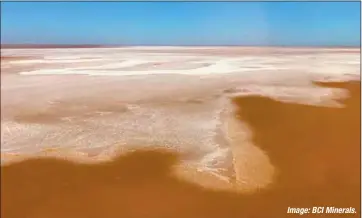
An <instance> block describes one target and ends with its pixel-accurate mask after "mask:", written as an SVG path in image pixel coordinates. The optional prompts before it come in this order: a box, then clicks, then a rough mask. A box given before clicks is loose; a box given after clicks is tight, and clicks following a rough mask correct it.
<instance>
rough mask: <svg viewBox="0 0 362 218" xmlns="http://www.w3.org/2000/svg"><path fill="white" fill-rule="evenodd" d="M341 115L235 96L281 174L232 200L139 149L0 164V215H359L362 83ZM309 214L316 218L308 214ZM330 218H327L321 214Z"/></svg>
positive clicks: (160, 155) (173, 159) (157, 153)
mask: <svg viewBox="0 0 362 218" xmlns="http://www.w3.org/2000/svg"><path fill="white" fill-rule="evenodd" d="M318 85H321V86H328V87H338V88H344V89H347V90H348V91H349V92H350V96H349V97H348V98H346V99H344V100H341V102H340V103H341V104H343V105H344V107H342V108H327V107H316V106H310V105H301V104H295V103H290V102H280V101H276V100H273V99H271V98H267V97H261V96H246V97H237V98H235V99H234V104H235V105H237V107H238V108H240V111H237V114H236V115H235V116H237V118H238V119H241V120H242V121H244V122H246V123H247V125H248V126H249V127H250V129H251V130H252V132H253V134H252V140H253V142H254V143H255V144H256V145H257V146H258V147H260V148H261V149H262V150H264V151H265V153H266V154H267V155H268V156H269V158H270V161H271V163H272V164H273V165H274V166H275V168H276V169H277V173H276V175H275V179H274V181H273V183H272V184H271V185H269V186H268V187H267V188H264V189H260V190H258V191H256V192H253V193H249V194H237V193H233V192H230V191H220V190H213V189H207V188H204V187H201V186H199V185H196V184H194V183H190V182H188V181H186V180H184V179H182V178H180V177H178V176H177V175H175V174H174V173H173V165H174V164H176V163H177V161H178V158H177V154H174V153H170V152H167V151H164V150H144V151H136V152H133V153H129V154H127V155H123V156H119V157H117V158H115V159H114V160H112V161H109V162H104V163H99V164H77V163H74V162H70V161H66V160H61V159H52V158H41V159H32V160H26V161H23V162H20V163H15V164H12V165H6V166H2V167H1V183H2V186H1V207H2V210H1V217H4V218H17V217H19V218H20V217H29V218H33V217H34V218H35V217H37V218H43V217H44V218H45V217H54V218H57V217H59V218H60V217H74V218H76V217H77V218H82V217H155V218H156V217H180V218H181V217H190V218H192V217H195V218H196V217H197V218H199V217H211V218H212V217H215V218H216V217H235V218H236V217H287V216H288V217H289V216H300V215H298V214H287V209H288V207H304V208H307V207H313V206H331V207H332V206H333V207H342V208H348V207H354V208H355V209H356V212H357V213H356V214H344V215H343V216H345V217H358V216H359V215H358V213H359V211H360V196H359V195H360V109H361V108H360V88H361V87H360V82H340V83H319V84H318ZM304 216H306V217H312V216H315V215H313V214H305V215H304ZM318 216H319V217H330V216H331V214H318Z"/></svg>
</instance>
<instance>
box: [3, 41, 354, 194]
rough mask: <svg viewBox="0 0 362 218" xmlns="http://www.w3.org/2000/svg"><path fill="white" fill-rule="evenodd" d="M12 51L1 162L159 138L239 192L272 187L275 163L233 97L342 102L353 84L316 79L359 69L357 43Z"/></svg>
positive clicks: (156, 142)
mask: <svg viewBox="0 0 362 218" xmlns="http://www.w3.org/2000/svg"><path fill="white" fill-rule="evenodd" d="M2 56H4V57H6V58H4V57H2V62H1V97H2V98H1V125H2V128H1V136H2V137H1V144H2V147H1V153H2V156H3V158H2V161H3V163H7V162H8V161H12V160H16V159H17V158H23V157H26V156H40V155H50V156H59V155H61V156H67V157H69V158H72V159H76V160H83V161H99V160H104V159H108V158H110V157H113V156H114V155H116V154H118V153H119V152H125V151H129V150H134V149H139V148H143V147H150V146H151V147H153V146H157V147H162V148H168V149H171V150H176V151H177V152H179V153H181V154H183V155H184V163H185V165H186V166H192V167H193V168H196V169H197V170H198V171H200V172H208V173H210V174H211V175H214V176H215V177H216V178H218V179H220V180H222V181H226V183H228V184H229V183H230V181H232V180H235V179H236V180H238V181H239V183H240V188H241V189H255V188H258V187H265V186H267V185H268V184H270V183H271V182H272V180H273V175H274V172H275V167H274V166H273V164H272V163H271V162H270V160H269V157H268V155H267V154H265V152H264V151H263V150H261V149H260V148H258V146H256V145H255V144H253V142H252V140H251V139H250V137H251V135H252V130H250V129H249V128H248V125H247V123H245V124H243V123H240V120H239V119H236V118H235V116H234V114H235V107H234V105H233V103H232V102H231V101H230V99H231V98H233V97H235V96H246V95H259V96H266V97H269V98H272V99H275V100H277V101H282V102H292V103H298V104H304V105H318V106H320V107H336V108H338V107H343V105H342V104H340V103H339V101H336V99H341V98H346V97H348V92H347V91H346V90H344V89H340V88H332V87H320V86H317V85H315V84H313V83H312V81H347V80H359V77H360V62H359V61H360V55H359V49H338V48H336V49H332V48H328V49H325V48H258V47H250V48H243V47H134V48H132V47H127V48H78V49H2ZM236 146H238V149H236V150H235V147H236ZM240 161H241V162H243V163H244V162H247V163H248V164H240ZM235 167H237V169H236V168H235ZM256 172H257V173H256ZM258 172H262V175H259V174H260V173H258Z"/></svg>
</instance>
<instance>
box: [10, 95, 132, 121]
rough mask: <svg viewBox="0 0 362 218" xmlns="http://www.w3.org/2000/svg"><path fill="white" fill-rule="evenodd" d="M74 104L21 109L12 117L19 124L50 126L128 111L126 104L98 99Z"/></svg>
mask: <svg viewBox="0 0 362 218" xmlns="http://www.w3.org/2000/svg"><path fill="white" fill-rule="evenodd" d="M75 102H76V101H70V102H50V103H49V104H50V105H49V106H48V107H47V108H44V109H43V110H41V111H39V110H36V111H32V110H29V109H26V108H23V109H21V110H20V111H18V112H17V114H18V115H16V116H14V120H15V121H16V122H20V123H41V124H52V123H59V122H65V121H66V120H67V119H72V120H77V121H82V120H84V119H87V118H92V117H95V116H101V115H102V114H107V113H125V112H128V111H129V110H128V107H127V105H126V104H124V103H122V102H117V101H115V102H112V103H109V102H107V101H105V102H102V100H98V99H95V100H93V101H89V100H88V101H86V100H85V99H83V102H84V103H82V100H79V101H78V103H75Z"/></svg>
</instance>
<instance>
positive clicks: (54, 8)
mask: <svg viewBox="0 0 362 218" xmlns="http://www.w3.org/2000/svg"><path fill="white" fill-rule="evenodd" d="M1 4H2V7H1V42H2V43H4V44H6V43H16V44H22V43H35V44H119V45H286V46H358V45H359V44H360V34H361V29H360V2H5V3H4V2H2V3H1Z"/></svg>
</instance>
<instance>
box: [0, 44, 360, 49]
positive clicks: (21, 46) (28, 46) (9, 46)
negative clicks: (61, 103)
mask: <svg viewBox="0 0 362 218" xmlns="http://www.w3.org/2000/svg"><path fill="white" fill-rule="evenodd" d="M129 47H205V48H207V47H211V48H212V47H244V48H262V47H265V48H302V49H303V48H306V49H308V48H322V49H323V48H324V49H329V48H330V49H361V46H298V45H294V46H285V45H97V44H1V49H47V48H49V49H52V48H129Z"/></svg>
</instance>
